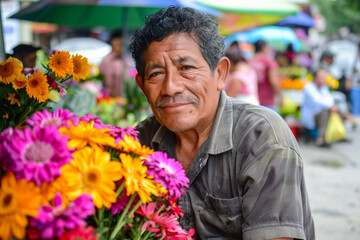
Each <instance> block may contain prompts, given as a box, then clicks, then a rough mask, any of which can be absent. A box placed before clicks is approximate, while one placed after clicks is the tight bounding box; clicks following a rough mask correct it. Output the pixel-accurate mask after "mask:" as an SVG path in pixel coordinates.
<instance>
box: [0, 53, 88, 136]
mask: <svg viewBox="0 0 360 240" xmlns="http://www.w3.org/2000/svg"><path fill="white" fill-rule="evenodd" d="M43 69H44V70H43V71H40V69H31V70H26V71H25V70H24V69H23V66H22V63H21V62H20V61H19V60H18V59H16V58H12V57H10V58H8V59H6V60H5V61H3V62H0V104H1V108H0V131H2V130H4V129H5V128H7V127H9V126H11V127H16V126H19V125H21V124H23V123H24V122H25V121H26V120H27V119H28V118H29V117H30V116H32V115H33V114H34V113H35V112H36V111H41V110H43V109H45V108H48V103H49V102H55V101H58V100H59V99H60V97H63V96H64V95H65V94H66V93H67V90H68V88H69V87H68V86H65V85H64V83H65V82H66V81H67V80H69V79H73V80H75V81H80V80H84V79H86V77H87V75H89V73H90V65H89V63H88V60H87V58H84V57H82V56H81V55H78V54H76V55H73V56H72V55H70V53H69V52H68V51H56V52H54V53H53V54H52V55H51V56H50V57H49V62H48V63H46V64H44V65H43Z"/></svg>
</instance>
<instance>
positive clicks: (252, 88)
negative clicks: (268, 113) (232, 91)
mask: <svg viewBox="0 0 360 240" xmlns="http://www.w3.org/2000/svg"><path fill="white" fill-rule="evenodd" d="M230 78H231V79H239V80H240V81H241V83H242V88H241V89H240V90H239V92H238V94H239V95H251V96H254V97H255V98H256V99H259V97H258V86H257V76H256V72H255V70H254V69H252V68H249V69H248V70H247V71H246V72H244V71H235V72H233V73H232V74H231V75H230Z"/></svg>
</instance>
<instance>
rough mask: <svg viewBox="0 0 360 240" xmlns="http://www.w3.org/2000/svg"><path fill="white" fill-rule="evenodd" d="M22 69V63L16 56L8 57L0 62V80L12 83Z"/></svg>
mask: <svg viewBox="0 0 360 240" xmlns="http://www.w3.org/2000/svg"><path fill="white" fill-rule="evenodd" d="M22 70H23V66H22V63H21V62H20V61H19V60H17V59H16V58H8V59H6V60H5V61H4V62H1V63H0V82H2V83H5V84H9V83H12V82H13V81H14V80H15V79H16V78H17V76H18V75H19V74H21V71H22Z"/></svg>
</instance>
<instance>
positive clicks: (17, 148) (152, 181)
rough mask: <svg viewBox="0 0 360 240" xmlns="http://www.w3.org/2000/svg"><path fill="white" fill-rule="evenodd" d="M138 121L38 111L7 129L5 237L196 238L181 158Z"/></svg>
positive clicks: (2, 205) (0, 231)
mask: <svg viewBox="0 0 360 240" xmlns="http://www.w3.org/2000/svg"><path fill="white" fill-rule="evenodd" d="M137 134H138V132H137V131H136V130H135V129H134V128H130V127H127V128H120V127H117V126H111V125H105V124H103V123H102V122H101V120H100V119H99V118H96V117H94V116H93V115H91V114H88V115H86V116H84V117H79V116H77V115H75V114H73V113H72V112H70V111H69V110H63V109H58V110H56V111H55V112H49V111H47V110H46V109H44V110H43V111H37V112H35V114H34V115H33V116H31V117H30V118H29V119H27V120H26V121H25V123H24V124H23V126H22V127H8V128H6V129H5V130H4V131H2V132H1V133H0V165H1V187H0V239H3V240H7V239H11V238H16V239H25V238H26V239H94V240H95V239H191V235H192V234H193V230H190V231H189V232H187V231H185V230H184V229H182V228H181V227H180V226H179V223H178V221H177V218H178V217H179V216H181V215H182V211H181V209H180V208H179V207H178V206H177V205H176V201H177V199H178V198H179V196H181V195H182V194H184V193H185V191H186V188H187V187H188V182H189V180H188V179H187V178H186V175H185V171H184V170H183V168H182V166H181V164H180V163H179V162H177V161H175V159H171V158H168V157H167V155H166V154H165V153H162V152H154V150H152V149H150V148H149V147H146V146H142V145H141V144H140V143H139V141H138V138H137Z"/></svg>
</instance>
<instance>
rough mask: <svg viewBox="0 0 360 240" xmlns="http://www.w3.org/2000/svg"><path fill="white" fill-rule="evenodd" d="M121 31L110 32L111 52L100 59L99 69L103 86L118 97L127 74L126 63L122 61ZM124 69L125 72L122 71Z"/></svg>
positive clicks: (111, 94)
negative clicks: (102, 78)
mask: <svg viewBox="0 0 360 240" xmlns="http://www.w3.org/2000/svg"><path fill="white" fill-rule="evenodd" d="M122 41H123V39H122V31H121V30H115V31H113V32H112V33H111V36H110V39H109V44H110V45H111V52H110V53H109V54H108V55H106V56H105V57H104V59H103V60H102V61H101V63H100V66H99V69H100V72H101V73H102V74H104V81H103V84H104V87H105V88H106V89H107V90H108V91H109V92H110V96H112V97H120V96H121V94H122V90H123V89H122V88H123V85H124V79H123V78H124V77H125V76H127V75H126V74H127V73H126V70H124V69H123V68H124V67H125V69H127V67H126V64H125V63H123V49H122V44H123V43H122ZM124 71H125V72H124Z"/></svg>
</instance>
